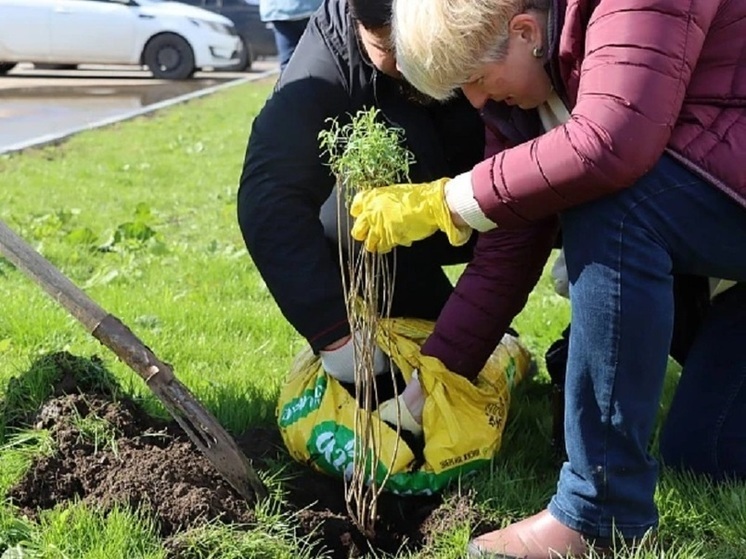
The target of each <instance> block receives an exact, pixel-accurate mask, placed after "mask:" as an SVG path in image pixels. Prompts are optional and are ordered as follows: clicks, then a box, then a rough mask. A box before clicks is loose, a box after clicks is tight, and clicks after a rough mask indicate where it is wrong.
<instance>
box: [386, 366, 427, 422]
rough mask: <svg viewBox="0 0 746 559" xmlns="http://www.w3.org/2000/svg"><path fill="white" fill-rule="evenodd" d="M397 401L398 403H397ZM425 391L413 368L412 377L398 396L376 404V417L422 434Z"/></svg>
mask: <svg viewBox="0 0 746 559" xmlns="http://www.w3.org/2000/svg"><path fill="white" fill-rule="evenodd" d="M397 401H398V403H397ZM424 406H425V393H424V392H423V391H422V385H421V384H420V379H419V377H418V375H417V370H416V369H415V370H414V372H413V373H412V379H411V380H410V381H409V383H408V384H407V386H406V387H405V388H404V391H403V392H402V393H401V395H400V396H399V397H398V398H391V399H390V400H386V401H385V402H383V403H381V405H380V406H378V417H380V418H381V419H382V420H383V421H385V422H387V423H390V424H391V425H399V426H401V428H402V429H405V430H406V431H410V432H411V433H413V434H414V435H417V436H419V435H421V434H422V409H423V407H424Z"/></svg>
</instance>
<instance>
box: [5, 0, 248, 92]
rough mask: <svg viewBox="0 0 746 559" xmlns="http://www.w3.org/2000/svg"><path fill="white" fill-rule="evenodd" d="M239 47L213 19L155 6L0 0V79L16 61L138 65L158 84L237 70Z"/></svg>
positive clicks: (131, 0) (138, 1) (141, 1)
mask: <svg viewBox="0 0 746 559" xmlns="http://www.w3.org/2000/svg"><path fill="white" fill-rule="evenodd" d="M240 49H241V40H240V39H239V37H238V34H237V33H236V29H235V27H234V26H233V23H232V22H231V21H230V20H229V19H227V18H225V17H223V16H221V15H218V14H214V13H212V12H209V11H207V10H203V9H201V8H195V7H193V6H187V5H186V4H180V3H178V2H161V1H160V0H0V75H3V74H5V73H7V72H8V71H10V70H11V69H12V68H13V67H14V66H15V65H16V64H17V63H18V62H35V63H38V64H61V65H77V64H137V65H141V66H142V65H145V66H147V67H148V68H149V69H150V71H151V72H152V73H153V75H154V76H155V77H156V78H164V79H175V80H180V79H185V78H188V77H190V76H192V74H194V72H195V71H196V70H197V69H199V68H204V67H210V68H216V69H217V68H227V67H230V66H234V65H235V64H237V63H238V61H239V58H240Z"/></svg>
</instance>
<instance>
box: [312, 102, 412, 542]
mask: <svg viewBox="0 0 746 559" xmlns="http://www.w3.org/2000/svg"><path fill="white" fill-rule="evenodd" d="M328 122H329V124H330V126H329V129H328V130H323V131H322V132H321V133H320V134H319V141H320V144H321V148H322V150H323V152H324V155H326V156H328V163H329V166H330V167H331V169H332V172H333V173H334V176H335V177H336V181H337V189H338V193H339V195H338V197H337V223H338V235H337V238H338V239H339V242H338V244H339V258H340V268H341V270H342V285H343V287H344V294H345V302H346V307H347V317H348V320H349V323H350V331H351V332H355V333H356V335H355V336H353V337H352V341H353V342H352V343H353V344H354V354H355V369H354V371H355V399H356V400H357V402H358V406H357V408H356V414H355V440H356V441H357V443H356V445H355V453H354V463H353V472H352V476H351V477H350V479H346V480H345V481H346V495H345V496H346V501H347V506H348V511H349V513H350V516H351V517H352V518H353V520H354V521H355V523H356V524H357V526H358V528H360V529H361V531H362V532H363V533H365V534H367V535H369V536H372V535H374V533H375V518H376V508H377V502H378V497H379V495H380V493H381V491H382V489H383V486H384V485H385V483H386V480H385V479H384V480H383V481H382V482H381V483H380V484H378V483H377V482H376V476H375V472H376V464H377V462H378V457H379V456H380V452H379V450H380V449H379V448H378V446H377V445H378V441H381V440H382V437H381V432H380V429H381V424H380V422H378V421H371V416H370V412H371V411H373V410H374V409H376V408H377V407H378V404H379V403H380V402H379V401H378V393H377V390H376V382H375V371H374V368H373V358H374V352H375V349H376V347H377V343H376V338H377V334H378V330H379V328H380V319H381V318H383V317H388V316H389V315H390V310H391V299H392V295H393V283H392V278H393V274H394V272H395V266H396V264H395V256H394V258H392V259H391V260H390V261H389V259H387V258H385V257H383V256H381V255H378V254H375V253H370V252H368V251H366V250H364V249H363V248H362V247H360V246H359V245H358V246H356V245H355V243H354V241H353V240H352V239H351V237H350V233H349V231H350V228H349V227H348V226H347V224H348V219H349V218H348V215H349V210H348V208H349V206H350V204H351V203H352V199H353V198H354V196H355V194H357V193H358V192H361V191H365V190H368V189H371V188H377V187H380V186H387V185H390V184H395V183H399V182H404V181H407V180H408V177H409V166H410V164H412V163H413V162H414V158H413V155H412V153H411V152H409V151H408V150H407V149H406V148H405V147H404V146H403V145H402V144H403V131H402V130H401V129H400V128H394V127H391V126H389V125H387V124H386V123H385V122H384V121H383V119H382V118H381V115H380V113H379V111H378V110H377V109H375V108H371V109H368V110H363V111H358V113H357V114H356V115H354V116H352V118H351V120H350V122H348V123H346V124H344V125H340V123H339V120H337V119H336V118H335V119H328ZM347 247H349V251H348V252H349V254H345V250H347ZM389 262H391V265H389ZM390 369H391V375H392V378H391V382H392V383H393V385H394V390H395V391H396V379H395V378H394V374H395V373H394V371H393V368H392V367H390ZM397 441H398V437H397ZM397 450H398V449H394V452H393V456H396V452H397ZM391 466H392V464H390V465H387V471H390V470H391Z"/></svg>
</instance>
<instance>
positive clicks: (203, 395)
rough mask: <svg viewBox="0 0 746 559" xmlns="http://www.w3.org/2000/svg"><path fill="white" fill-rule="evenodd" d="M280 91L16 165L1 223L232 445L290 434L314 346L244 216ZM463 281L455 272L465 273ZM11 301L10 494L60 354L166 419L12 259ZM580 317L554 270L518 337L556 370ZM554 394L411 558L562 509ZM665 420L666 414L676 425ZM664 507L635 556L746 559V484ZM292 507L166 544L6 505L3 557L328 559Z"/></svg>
mask: <svg viewBox="0 0 746 559" xmlns="http://www.w3.org/2000/svg"><path fill="white" fill-rule="evenodd" d="M270 88H271V84H269V83H264V84H247V85H243V86H239V87H236V88H232V89H229V90H225V91H222V92H220V93H218V94H216V95H215V96H212V97H209V98H205V99H200V100H196V101H192V102H190V103H188V104H186V105H182V106H179V107H175V108H172V109H169V110H167V111H163V112H161V113H158V114H157V115H155V116H151V117H147V118H140V119H137V120H134V121H130V122H127V123H121V124H118V125H115V126H112V127H110V128H107V129H104V130H96V131H91V132H87V133H84V134H81V135H78V136H76V137H74V138H72V139H71V140H69V141H67V142H66V143H64V144H62V145H60V146H56V147H47V148H44V149H40V150H31V151H28V152H25V153H22V154H18V155H12V156H5V157H0V173H1V174H2V177H3V187H2V189H0V219H2V220H4V221H5V222H6V223H7V224H8V225H10V226H11V227H12V228H14V229H15V230H16V231H17V232H18V233H19V234H21V235H22V236H23V237H24V238H25V239H26V240H27V241H28V242H29V243H31V244H32V245H33V246H34V247H35V248H37V249H38V250H40V251H41V252H42V253H43V254H44V255H45V256H46V257H47V258H48V259H49V260H51V261H52V262H53V263H54V264H55V265H56V266H57V267H59V268H60V269H61V270H62V272H63V273H64V274H66V275H67V276H68V277H70V278H71V279H72V280H73V281H74V282H75V283H76V284H77V285H79V286H80V287H82V288H83V289H84V290H85V291H86V293H88V294H89V295H90V296H91V297H92V298H93V299H94V300H95V301H96V302H97V303H99V304H100V305H101V306H102V307H103V308H104V309H106V310H107V311H108V312H110V313H112V314H114V315H116V316H118V317H119V318H120V319H121V320H122V321H123V322H124V323H125V324H127V325H129V326H130V327H131V328H132V330H133V331H134V332H135V333H136V334H137V335H138V336H139V337H140V338H141V339H142V340H143V341H144V342H145V343H146V344H147V345H148V346H149V347H150V348H151V349H152V350H153V351H154V352H155V353H156V355H157V356H158V357H159V358H160V359H161V360H163V361H166V362H168V363H171V364H172V365H173V368H174V371H175V372H176V374H177V376H178V377H179V378H180V379H181V380H182V381H183V382H184V383H185V384H186V385H187V386H188V387H189V388H190V389H191V390H192V391H193V392H194V393H195V394H196V395H197V397H198V398H199V399H200V400H201V401H202V402H204V403H205V404H206V406H207V407H208V408H209V409H210V410H211V411H212V412H213V413H214V414H215V415H216V416H217V417H218V419H219V420H220V421H221V422H222V424H223V425H225V426H226V428H228V430H230V431H231V432H233V433H240V432H242V431H243V430H244V429H245V428H246V427H247V426H250V425H253V424H257V423H268V422H272V421H274V408H275V399H276V396H277V393H278V388H279V386H280V383H281V382H282V378H283V375H284V374H285V373H286V371H287V370H288V368H289V366H290V363H291V361H292V358H293V356H294V355H295V353H296V352H297V351H298V350H299V349H300V348H301V347H302V345H303V343H302V341H301V340H300V338H299V337H298V336H297V335H296V333H295V332H294V331H293V329H292V328H291V327H290V326H289V325H288V324H287V323H286V322H285V320H284V319H283V317H282V316H281V314H280V313H279V311H278V309H277V307H276V306H275V304H274V302H273V300H272V298H271V296H270V294H269V292H268V290H267V288H266V286H265V285H264V283H263V282H262V280H261V278H260V276H259V274H258V273H257V271H256V269H255V268H254V267H253V265H252V263H251V260H250V258H249V256H248V254H247V252H246V250H245V248H244V246H243V241H242V240H241V236H240V232H239V230H238V226H237V222H236V217H235V213H236V210H235V195H236V186H237V182H238V177H239V174H240V170H241V165H242V161H243V154H244V150H245V145H246V139H247V136H248V132H249V129H250V125H251V121H252V118H253V117H254V115H256V113H257V111H258V110H259V108H260V107H261V106H262V104H263V101H264V99H265V98H266V96H267V94H268V93H269V91H270ZM459 271H460V268H453V269H452V270H451V271H450V272H451V274H452V277H454V278H455V277H456V276H457V275H458V273H459ZM0 300H2V301H3V311H2V313H0V497H1V496H3V495H5V494H6V492H7V490H8V488H9V487H10V486H11V485H12V484H13V483H14V481H15V480H17V479H18V477H19V476H20V475H22V473H23V471H24V470H25V468H26V467H27V466H28V464H29V461H30V460H31V457H32V456H34V455H36V454H38V453H43V452H49V451H50V450H51V443H50V440H49V437H48V436H47V435H46V433H44V432H37V433H30V432H28V431H23V430H19V429H18V425H19V423H21V422H22V420H23V418H24V417H25V414H27V413H28V412H29V411H31V410H33V409H35V408H36V406H38V404H39V403H40V402H41V401H43V399H44V398H46V396H47V395H48V394H49V390H50V384H51V380H50V376H49V374H50V373H49V367H48V363H46V362H45V361H44V356H45V355H47V354H48V353H50V352H57V351H68V352H70V353H71V354H73V355H77V356H82V357H86V358H89V357H91V356H93V355H98V356H100V357H101V358H102V359H103V363H102V366H103V367H104V368H105V369H106V370H109V371H111V372H112V374H113V375H114V377H115V378H114V379H113V380H112V382H111V385H112V387H114V386H115V385H116V386H121V390H124V391H125V392H127V393H129V394H132V395H135V396H137V397H139V398H140V399H141V400H143V401H144V402H145V403H146V405H147V407H148V409H150V410H151V411H153V412H156V413H160V414H162V415H163V414H164V413H165V412H164V411H163V409H162V408H161V406H160V404H159V403H158V402H157V400H156V399H155V398H154V397H153V396H152V395H151V394H150V393H149V391H148V389H147V388H146V387H145V385H144V382H143V381H142V379H140V378H139V377H138V376H137V375H136V374H135V373H133V372H132V371H130V370H129V369H128V368H127V367H126V366H125V365H123V364H122V363H120V362H118V361H117V359H116V358H115V357H114V356H113V354H111V353H110V352H109V351H108V350H107V349H105V348H103V347H102V346H100V345H99V343H98V342H97V341H96V340H94V339H93V338H92V337H91V336H90V335H89V334H88V333H86V332H85V330H84V329H83V327H82V326H80V325H79V324H78V323H77V322H76V321H75V320H74V319H73V318H71V317H70V316H69V315H68V313H67V312H66V311H64V310H63V309H62V308H61V307H60V306H59V305H58V304H57V303H56V302H54V301H52V300H51V299H50V298H49V297H48V296H47V295H46V294H45V293H43V292H42V290H41V289H40V288H39V287H38V286H36V285H35V284H34V283H33V282H31V281H30V280H28V279H27V278H26V277H25V276H24V275H23V274H21V273H20V272H18V271H16V270H15V269H14V268H13V267H12V266H11V265H10V264H9V263H8V262H7V261H4V260H2V259H0ZM568 318H569V310H568V306H567V303H566V301H564V300H563V299H561V298H560V297H558V296H557V295H556V294H554V292H553V290H552V288H551V285H550V282H549V279H548V277H547V276H546V274H545V277H544V278H543V279H542V281H541V284H540V285H539V287H538V288H537V289H536V290H535V292H534V293H533V294H532V295H531V297H530V299H529V303H528V306H527V308H526V309H525V311H524V312H523V313H521V315H520V317H519V318H518V319H517V320H516V324H515V325H516V327H517V329H518V330H519V331H520V332H521V335H522V337H523V339H524V342H525V343H526V344H527V345H528V347H529V348H530V349H531V350H532V351H534V352H535V353H536V355H537V357H541V356H542V355H543V353H544V351H545V350H546V348H547V347H548V345H549V344H550V343H551V342H552V341H553V340H554V339H556V337H557V336H558V335H559V334H560V332H561V331H562V329H563V328H564V327H565V325H566V324H567V321H568ZM669 373H670V374H669V378H668V382H667V390H666V393H667V396H666V400H665V402H668V401H669V400H670V395H671V393H672V391H673V389H674V387H675V377H676V374H677V373H678V370H677V368H676V367H675V366H673V365H672V367H671V370H670V371H669ZM14 377H16V380H11V379H13V378H14ZM19 378H21V379H22V380H20V381H19V380H18V379H19ZM114 381H115V382H114ZM118 389H119V388H116V390H118ZM547 393H548V391H547V379H546V374H545V372H543V371H542V372H541V373H540V375H539V377H538V378H537V379H536V380H534V381H531V382H527V383H525V385H524V386H522V387H520V388H519V389H518V391H517V393H516V395H515V398H514V401H513V405H512V409H511V418H510V421H509V424H508V427H507V429H506V433H505V440H504V444H503V448H502V451H501V453H500V454H499V456H498V457H496V459H495V460H494V462H493V464H492V467H491V468H490V469H489V470H485V471H483V472H480V473H479V474H477V475H476V476H473V477H471V478H469V479H468V480H464V481H463V482H462V484H461V485H459V486H457V487H454V488H452V489H451V490H449V494H450V495H451V496H454V497H455V496H457V495H459V494H463V495H469V496H470V498H472V499H473V501H474V506H475V507H476V511H475V514H474V515H471V516H470V515H466V516H464V518H463V519H462V520H461V521H459V522H457V523H455V524H454V525H453V526H452V527H451V528H449V529H448V530H444V531H443V532H442V533H439V534H438V535H437V537H436V538H435V539H434V541H432V542H431V543H430V544H429V545H428V546H427V547H426V548H425V549H423V550H422V551H420V552H418V553H416V554H412V555H409V556H411V557H421V558H437V559H444V558H454V559H455V558H458V557H462V556H463V548H464V545H465V543H466V541H467V540H468V538H469V535H470V532H471V530H472V529H474V528H475V526H476V522H477V519H479V520H481V521H483V522H493V523H495V524H504V523H507V522H509V521H511V520H513V519H518V518H521V517H524V516H526V515H528V514H531V513H534V512H536V511H539V510H541V509H542V508H543V507H544V506H545V505H546V502H547V499H548V498H549V497H550V496H551V494H552V492H553V490H554V487H555V484H556V473H557V469H556V467H555V465H554V463H553V462H552V459H551V457H550V455H549V448H548V442H549V437H550V432H551V431H550V430H551V419H550V415H549V404H548V398H547ZM665 410H666V405H665V403H664V405H663V406H662V407H661V417H663V416H664V415H665ZM81 431H82V432H83V433H84V436H87V437H90V440H92V441H93V442H94V444H97V445H101V446H102V447H105V446H106V445H107V444H111V436H112V435H111V430H110V428H109V426H107V425H106V424H104V423H102V422H100V421H96V420H95V418H93V419H91V420H90V421H89V422H88V423H87V424H85V425H83V426H82V429H81ZM271 487H272V488H273V490H277V491H276V492H278V493H279V492H280V489H281V487H282V480H281V479H277V478H275V479H272V480H271ZM657 502H658V505H659V507H660V511H661V527H660V532H659V541H658V542H657V543H656V544H654V545H653V546H652V548H651V549H649V550H646V551H638V552H635V553H632V552H630V553H624V552H620V554H619V557H628V558H632V557H634V558H638V559H648V558H651V559H652V558H661V559H662V558H666V559H695V558H697V559H699V558H712V559H715V558H717V559H730V558H733V559H736V558H743V557H746V487H744V486H743V485H721V486H716V487H714V486H710V485H708V484H707V483H706V482H704V481H703V480H701V479H693V478H686V477H678V476H674V475H671V474H670V473H665V474H664V475H663V476H662V479H661V483H660V486H659V489H658V493H657ZM278 503H279V497H278V498H275V499H272V500H271V501H270V502H269V503H267V504H266V505H263V508H262V509H261V510H259V511H258V515H259V517H260V518H261V519H262V520H263V522H262V524H263V525H264V526H267V527H270V529H268V530H264V531H261V530H254V529H248V528H245V527H227V526H223V525H220V524H217V523H216V524H210V525H208V526H205V527H203V528H201V529H199V530H194V531H191V532H188V533H186V534H182V535H180V536H178V538H177V539H176V540H175V541H172V542H163V541H159V540H158V538H157V537H156V535H155V534H156V532H155V530H154V528H153V525H152V523H151V522H150V520H149V519H148V516H147V514H146V512H142V513H137V514H135V513H132V512H130V511H124V510H115V511H112V512H110V513H108V514H102V513H99V512H97V511H95V510H91V509H89V508H87V507H85V506H83V505H82V504H74V505H70V506H67V507H60V508H58V509H55V510H52V511H47V512H45V513H44V514H43V515H42V516H41V518H40V520H39V521H31V520H29V519H26V518H24V517H22V516H21V515H20V514H19V513H18V511H16V510H15V509H13V507H12V506H10V505H9V504H8V503H7V502H5V504H0V554H2V552H3V551H4V550H8V551H7V552H8V554H9V555H8V557H13V555H12V550H13V549H22V550H23V552H24V553H25V555H23V556H24V557H76V558H80V557H85V558H89V557H90V558H98V557H102V558H104V557H105V558H106V559H109V558H111V557H148V558H157V557H158V558H159V557H165V555H166V550H167V546H168V545H175V546H177V547H178V548H179V549H180V551H181V552H182V553H183V557H194V558H213V557H215V558H218V557H219V558H221V559H225V558H232V557H236V558H238V557H255V558H265V557H266V558H268V559H269V558H283V557H288V558H291V557H293V558H295V557H312V556H313V555H312V554H311V552H310V551H308V548H307V546H306V543H305V542H304V541H302V540H299V539H296V538H295V537H294V536H293V533H294V526H293V519H292V518H291V517H287V516H284V515H283V514H282V513H281V512H279V511H280V509H279V505H278ZM400 555H401V556H402V557H404V556H408V555H405V554H403V553H402V554H400Z"/></svg>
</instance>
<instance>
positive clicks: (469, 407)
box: [277, 318, 532, 494]
mask: <svg viewBox="0 0 746 559" xmlns="http://www.w3.org/2000/svg"><path fill="white" fill-rule="evenodd" d="M433 327H434V323H433V322H431V321H427V320H419V319H409V318H406V319H405V318H397V319H387V320H382V321H381V324H380V327H379V332H378V343H379V345H380V346H381V348H382V349H383V350H384V351H385V352H387V353H388V354H389V356H390V357H391V359H392V361H393V362H394V363H395V364H396V365H397V367H398V368H399V369H400V370H401V374H402V376H403V377H404V379H405V380H407V381H408V380H409V378H410V377H411V375H412V371H413V370H414V369H418V370H419V376H420V382H421V383H422V386H423V389H424V391H425V394H426V398H425V406H424V410H423V416H422V417H423V425H422V426H423V437H424V449H423V450H422V454H421V456H417V455H416V453H415V451H413V449H412V448H410V446H409V445H407V443H406V442H405V441H404V440H403V439H402V438H401V437H399V436H398V435H397V432H396V430H395V429H393V428H391V427H390V426H389V425H388V424H386V423H384V422H383V421H380V420H379V421H378V422H377V425H376V427H380V428H375V429H373V431H374V439H375V448H377V449H378V451H377V453H376V454H377V460H376V461H375V462H374V464H375V477H376V482H377V483H378V484H381V483H383V482H384V481H385V485H384V487H385V489H386V490H387V491H391V492H393V493H398V494H431V493H435V492H438V491H440V490H441V489H442V488H443V487H444V486H445V485H446V484H447V483H448V482H449V481H451V480H452V479H454V478H456V477H458V476H459V475H463V474H466V473H468V472H471V471H473V470H475V469H477V468H479V467H481V466H483V465H484V464H486V463H488V462H489V460H490V459H491V458H492V457H493V455H494V454H495V452H497V450H498V449H499V448H500V443H501V440H502V433H503V429H504V428H505V421H506V418H507V412H508V407H509V405H510V392H511V390H512V388H513V387H514V386H515V385H516V384H517V383H518V382H520V380H521V379H523V378H525V377H526V376H527V374H528V371H529V370H530V368H531V366H532V361H531V356H530V354H529V352H528V350H526V349H525V348H524V347H523V346H522V345H521V343H520V342H519V341H518V339H517V338H514V337H512V336H510V335H506V336H505V337H504V338H503V340H502V341H501V342H500V344H499V345H498V347H497V348H496V349H495V351H494V352H493V354H492V355H491V356H490V358H489V360H488V361H487V363H486V365H485V366H484V368H483V369H482V371H481V372H480V373H479V376H478V377H477V380H476V382H475V383H471V382H469V381H468V380H467V379H465V378H463V377H461V376H459V375H456V374H454V373H451V372H449V371H448V370H446V369H445V367H444V366H443V364H442V363H440V361H439V360H437V359H435V358H433V357H428V356H424V355H422V354H421V353H420V347H421V346H422V344H423V342H424V341H425V339H426V338H427V337H428V336H429V335H430V333H431V332H432V330H433ZM358 412H359V409H358V406H357V403H356V401H355V399H354V398H353V397H352V396H351V395H350V393H349V392H348V391H347V390H346V389H345V388H344V387H343V386H342V385H341V384H340V383H339V382H338V381H337V380H336V379H335V378H334V377H332V376H330V375H328V374H327V373H326V372H325V371H324V370H323V369H322V367H321V363H320V360H319V359H318V357H317V356H315V355H313V353H312V352H311V350H310V348H308V349H306V350H304V351H302V352H301V353H300V354H299V355H298V357H297V358H296V361H295V363H294V364H293V367H292V369H291V371H290V373H289V375H288V377H287V379H286V382H285V384H284V386H283V388H282V390H281V392H280V398H279V402H278V406H277V420H278V424H279V427H280V432H281V434H282V437H283V440H284V442H285V445H286V446H287V448H288V451H289V452H290V454H291V456H293V458H295V459H296V460H298V461H300V462H302V463H305V464H307V465H309V466H311V467H312V468H314V469H315V470H318V471H320V472H323V473H327V474H329V475H333V476H338V477H340V476H345V477H349V476H350V475H351V473H352V470H353V459H354V455H355V445H356V442H357V439H356V436H355V415H356V413H358ZM372 416H373V418H374V419H378V415H377V413H376V412H375V411H374V412H372Z"/></svg>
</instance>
